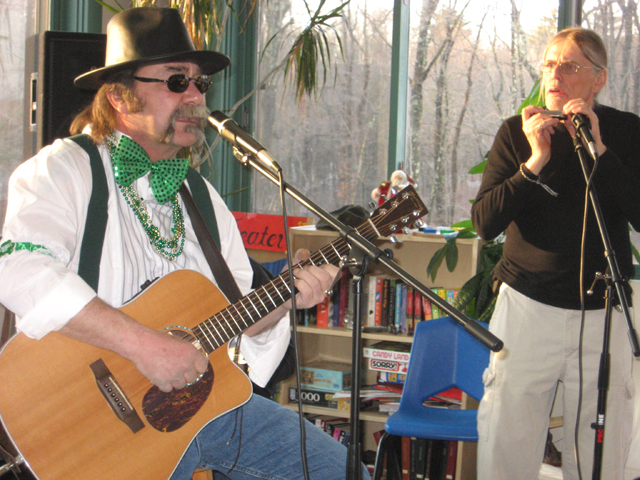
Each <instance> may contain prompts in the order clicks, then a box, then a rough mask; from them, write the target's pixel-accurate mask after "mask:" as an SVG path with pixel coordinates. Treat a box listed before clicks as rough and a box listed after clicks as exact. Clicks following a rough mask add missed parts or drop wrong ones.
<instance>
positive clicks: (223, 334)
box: [193, 224, 376, 353]
mask: <svg viewBox="0 0 640 480" xmlns="http://www.w3.org/2000/svg"><path fill="white" fill-rule="evenodd" d="M366 225H367V224H365V225H364V226H363V227H361V229H362V230H366ZM368 230H370V232H369V235H367V234H366V233H365V232H359V233H360V234H361V235H363V236H365V238H366V237H371V239H373V238H375V237H376V233H375V232H376V230H375V228H374V226H373V224H370V226H369V229H368ZM349 250H350V247H349V244H348V243H347V242H346V241H345V240H344V239H343V238H339V239H336V240H335V241H333V242H332V243H330V244H329V245H327V246H325V247H323V248H322V249H320V250H318V251H317V252H315V253H313V254H312V255H311V257H310V258H309V260H306V261H304V262H300V263H298V264H296V265H295V266H294V268H293V269H294V270H295V269H298V268H301V269H304V268H305V267H307V266H309V265H315V266H321V265H327V264H331V265H337V264H338V263H339V262H340V259H341V258H342V257H344V256H345V255H346V254H347V253H349ZM290 298H291V286H290V279H289V272H288V271H285V272H284V273H283V274H281V275H280V276H278V277H276V278H274V279H273V280H271V281H270V282H269V283H267V284H265V285H263V286H261V287H259V288H257V289H255V290H254V291H253V292H251V293H250V294H248V295H246V296H245V297H243V298H241V299H240V300H239V301H238V302H237V303H235V304H233V305H229V306H228V307H227V308H225V309H224V310H221V311H220V312H218V313H216V314H215V315H214V316H213V317H210V318H208V319H207V320H205V321H204V322H202V323H201V324H199V325H197V326H196V327H195V328H194V329H193V331H194V333H195V335H196V337H197V338H198V340H199V341H200V343H201V344H202V346H203V348H204V349H205V351H206V352H207V353H211V352H213V351H214V350H215V349H217V348H218V347H220V346H222V345H224V344H225V343H227V342H228V341H229V340H231V339H232V338H233V337H235V336H236V335H238V334H240V333H242V332H243V331H245V330H246V329H247V328H249V327H250V326H251V325H253V324H254V323H256V322H257V321H258V320H260V319H261V318H263V317H265V316H266V315H267V314H269V313H271V312H272V311H274V310H275V309H276V308H278V307H279V306H281V305H282V304H284V303H285V302H286V301H287V300H289V299H290Z"/></svg>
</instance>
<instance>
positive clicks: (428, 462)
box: [423, 440, 437, 480]
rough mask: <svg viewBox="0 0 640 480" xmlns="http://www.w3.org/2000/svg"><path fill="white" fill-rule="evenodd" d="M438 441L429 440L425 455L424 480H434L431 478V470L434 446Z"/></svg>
mask: <svg viewBox="0 0 640 480" xmlns="http://www.w3.org/2000/svg"><path fill="white" fill-rule="evenodd" d="M436 441H437V440H428V441H427V447H426V452H425V455H424V473H423V475H424V480H433V479H432V478H431V469H432V468H433V467H432V464H433V445H434V443H436Z"/></svg>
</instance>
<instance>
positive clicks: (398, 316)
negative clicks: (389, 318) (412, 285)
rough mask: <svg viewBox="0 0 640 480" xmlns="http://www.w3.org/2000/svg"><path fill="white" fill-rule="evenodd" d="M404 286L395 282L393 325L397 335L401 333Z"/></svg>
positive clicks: (400, 282) (399, 282)
mask: <svg viewBox="0 0 640 480" xmlns="http://www.w3.org/2000/svg"><path fill="white" fill-rule="evenodd" d="M403 289H404V284H403V283H402V281H400V280H398V281H397V282H396V299H395V313H394V318H393V325H394V327H395V330H396V332H397V333H402V323H401V322H402V292H403Z"/></svg>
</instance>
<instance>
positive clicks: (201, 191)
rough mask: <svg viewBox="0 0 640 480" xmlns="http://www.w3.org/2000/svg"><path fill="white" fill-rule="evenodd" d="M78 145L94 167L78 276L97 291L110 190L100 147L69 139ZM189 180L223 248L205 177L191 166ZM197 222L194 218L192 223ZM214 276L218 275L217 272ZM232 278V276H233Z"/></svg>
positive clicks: (88, 140)
mask: <svg viewBox="0 0 640 480" xmlns="http://www.w3.org/2000/svg"><path fill="white" fill-rule="evenodd" d="M69 139H70V140H73V141H74V142H76V143H77V144H78V145H80V146H81V147H82V148H83V149H84V150H85V151H86V152H87V153H88V154H89V161H90V164H91V179H92V182H93V183H92V189H91V198H90V199H89V208H88V210H87V221H86V224H85V228H84V235H83V237H82V246H81V248H80V264H79V266H78V275H80V276H81V277H82V279H83V280H84V281H85V282H87V283H88V284H89V285H90V286H91V288H93V289H94V290H95V291H98V282H99V279H100V258H101V257H102V248H103V246H104V236H105V231H106V229H107V217H108V215H107V202H108V200H109V189H108V188H107V176H106V175H105V173H104V165H103V164H102V159H101V158H100V153H99V152H98V148H97V147H96V146H95V144H94V143H93V141H92V140H91V137H89V135H86V134H81V135H76V136H73V137H69ZM187 180H188V182H189V187H190V189H191V194H192V196H193V200H194V201H195V204H196V206H197V207H198V210H199V211H200V214H201V215H202V218H203V220H204V223H205V224H206V226H207V229H208V230H209V233H211V236H212V237H213V240H214V241H215V244H216V245H217V246H218V248H219V247H220V233H219V231H218V223H217V222H216V214H215V211H214V209H213V203H212V202H211V197H210V196H209V191H208V189H207V185H206V183H205V182H204V179H203V178H202V176H201V175H200V174H199V173H198V172H197V171H196V170H195V169H194V168H191V167H189V171H188V173H187ZM193 222H195V220H194V219H192V223H193ZM214 273H215V272H214ZM232 278H233V277H232Z"/></svg>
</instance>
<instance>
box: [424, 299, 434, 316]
mask: <svg viewBox="0 0 640 480" xmlns="http://www.w3.org/2000/svg"><path fill="white" fill-rule="evenodd" d="M422 317H423V318H424V319H425V320H431V319H433V314H432V313H431V300H429V299H428V298H427V297H422Z"/></svg>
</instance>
